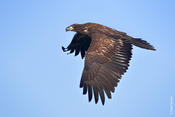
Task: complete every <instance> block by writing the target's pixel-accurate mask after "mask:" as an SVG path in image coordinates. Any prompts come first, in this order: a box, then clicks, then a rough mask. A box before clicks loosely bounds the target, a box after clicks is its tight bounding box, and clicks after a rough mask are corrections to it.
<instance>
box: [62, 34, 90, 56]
mask: <svg viewBox="0 0 175 117" xmlns="http://www.w3.org/2000/svg"><path fill="white" fill-rule="evenodd" d="M90 43H91V38H90V37H89V36H87V35H84V34H81V33H76V34H75V35H74V37H73V39H72V41H71V43H70V44H69V45H68V47H67V48H64V47H63V46H62V50H63V51H64V52H66V51H70V53H73V52H75V56H77V55H78V54H79V53H80V52H81V57H82V59H83V57H84V56H85V54H86V51H87V50H88V48H89V45H90Z"/></svg>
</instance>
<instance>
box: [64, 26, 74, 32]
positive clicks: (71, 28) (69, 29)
mask: <svg viewBox="0 0 175 117" xmlns="http://www.w3.org/2000/svg"><path fill="white" fill-rule="evenodd" d="M73 29H74V28H73V27H72V26H69V27H67V28H66V31H72V30H73Z"/></svg>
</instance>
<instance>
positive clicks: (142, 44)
mask: <svg viewBox="0 0 175 117" xmlns="http://www.w3.org/2000/svg"><path fill="white" fill-rule="evenodd" d="M130 42H131V43H132V44H133V45H135V46H138V47H141V48H144V49H148V50H156V49H155V48H154V47H153V46H152V45H151V44H150V43H148V42H147V41H145V40H142V39H141V38H132V39H131V40H130Z"/></svg>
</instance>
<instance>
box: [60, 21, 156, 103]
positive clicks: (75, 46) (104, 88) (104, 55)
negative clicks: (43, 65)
mask: <svg viewBox="0 0 175 117" xmlns="http://www.w3.org/2000/svg"><path fill="white" fill-rule="evenodd" d="M66 31H74V32H76V34H75V35H74V37H73V39H72V41H71V43H70V44H69V45H68V47H67V48H64V47H62V50H63V51H64V52H66V51H69V52H70V53H73V52H75V56H77V55H78V54H79V53H80V54H81V57H82V59H83V58H85V63H84V70H83V73H82V77H81V81H80V88H83V94H87V93H88V100H89V102H90V101H91V100H92V97H93V95H94V99H95V103H97V102H98V100H99V97H100V99H101V102H102V104H103V105H104V103H105V94H106V95H107V97H108V98H109V99H110V98H111V92H112V93H114V91H115V87H117V85H118V82H119V81H120V79H121V76H122V75H123V74H124V73H125V72H126V70H127V69H128V66H129V61H130V59H131V56H132V52H131V51H132V46H133V45H135V46H138V47H141V48H144V49H148V50H155V48H154V47H153V46H152V45H150V44H149V43H148V42H147V41H144V40H142V39H140V38H133V37H131V36H128V35H127V34H126V33H125V32H120V31H117V30H114V29H112V28H109V27H107V26H103V25H101V24H96V23H85V24H73V25H71V26H69V27H67V28H66Z"/></svg>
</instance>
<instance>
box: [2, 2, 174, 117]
mask: <svg viewBox="0 0 175 117" xmlns="http://www.w3.org/2000/svg"><path fill="white" fill-rule="evenodd" d="M174 11H175V1H173V0H166V1H165V0H154V1H153V0H132V1H131V0H106V1H100V0H96V1H95V0H88V1H82V0H25V1H24V0H15V1H14V0H1V1H0V16H1V18H0V27H1V28H0V53H1V55H0V71H1V72H0V117H70V116H73V117H74V116H76V117H82V116H83V117H89V116H91V117H94V116H100V117H106V116H110V117H140V116H141V117H155V116H159V117H169V116H175V102H174V104H172V105H171V108H172V107H174V110H172V113H174V114H170V103H171V101H170V97H171V96H172V97H173V99H174V100H175V90H174V89H175V85H174V84H175V71H174V60H175V54H174V53H175V52H174V51H175V45H174V43H175V30H174V27H175V22H174V21H175V12H174ZM85 22H95V23H100V24H103V25H106V26H109V27H112V28H115V29H117V30H120V31H124V32H127V33H128V35H130V36H133V37H141V38H143V39H145V40H147V41H148V42H150V43H151V44H152V45H154V46H155V48H156V49H157V51H155V52H154V51H149V50H144V49H140V48H137V47H134V49H133V58H132V60H131V62H130V67H129V70H128V71H127V73H126V74H125V75H124V76H123V77H122V80H121V81H120V83H119V85H118V87H117V88H116V92H115V93H114V94H113V95H112V100H106V104H105V106H102V105H101V103H99V104H97V105H96V104H94V102H91V103H89V102H88V99H87V96H83V95H82V89H80V88H79V81H80V77H81V73H82V69H83V62H84V60H81V57H80V56H78V57H74V56H73V55H66V54H65V53H63V52H62V50H61V46H62V45H64V46H67V45H68V44H69V43H70V41H71V39H72V37H73V35H74V33H73V32H65V27H67V26H69V25H70V24H73V23H85Z"/></svg>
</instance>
